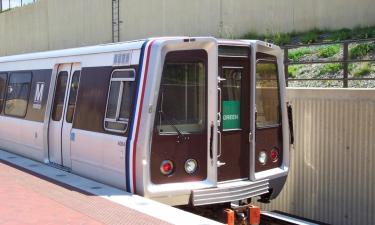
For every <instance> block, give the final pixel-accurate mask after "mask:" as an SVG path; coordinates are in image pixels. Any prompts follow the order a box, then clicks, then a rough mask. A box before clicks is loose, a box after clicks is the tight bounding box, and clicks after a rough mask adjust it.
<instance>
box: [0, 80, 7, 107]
mask: <svg viewBox="0 0 375 225" xmlns="http://www.w3.org/2000/svg"><path fill="white" fill-rule="evenodd" d="M6 86H7V74H5V73H3V74H0V113H1V112H2V111H3V106H4V101H5V100H4V97H5V90H6Z"/></svg>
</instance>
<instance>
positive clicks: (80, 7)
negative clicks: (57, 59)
mask: <svg viewBox="0 0 375 225" xmlns="http://www.w3.org/2000/svg"><path fill="white" fill-rule="evenodd" d="M119 2H120V20H121V21H122V23H121V24H120V40H121V41H125V40H132V39H139V38H145V37H150V36H165V35H193V36H195V35H198V36H207V35H212V36H217V37H229V38H230V37H239V36H241V35H243V34H244V33H247V32H249V31H253V32H258V33H278V32H287V31H293V30H296V31H305V30H309V29H312V28H315V27H317V28H342V27H355V26H357V25H361V26H368V25H375V13H373V12H374V11H375V4H374V2H373V0H359V1H353V0H330V1H327V0H283V1H280V0H267V1H264V0H204V1H202V0H190V1H183V0H119ZM111 6H112V1H111V0H64V1H61V0H39V1H38V2H37V3H35V4H31V5H27V6H25V7H21V8H15V9H12V10H10V11H6V12H3V13H0V55H11V54H16V53H23V52H33V51H42V50H49V49H59V48H69V47H76V46H84V45H92V44H99V43H107V42H111V41H112V7H111Z"/></svg>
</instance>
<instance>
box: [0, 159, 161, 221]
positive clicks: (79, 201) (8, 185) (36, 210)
mask: <svg viewBox="0 0 375 225" xmlns="http://www.w3.org/2000/svg"><path fill="white" fill-rule="evenodd" d="M18 224H19V225H29V224H33V225H34V224H38V225H39V224H41V225H52V224H53V225H54V224H56V225H59V224H72V225H73V224H74V225H86V224H87V225H97V224H116V225H117V224H119V225H120V224H132V225H133V224H155V225H158V224H167V223H166V222H164V221H161V220H159V219H157V218H154V217H151V216H148V215H144V214H142V213H140V212H137V211H135V210H133V209H130V208H126V207H124V206H121V205H118V204H116V203H113V202H111V201H108V200H106V199H103V198H101V197H99V196H93V195H90V194H86V193H82V192H80V191H78V190H75V189H74V188H69V187H66V186H62V185H59V184H57V183H53V182H51V181H48V180H45V179H42V178H41V177H37V176H34V175H33V174H30V173H28V172H27V171H22V170H20V169H18V168H15V167H13V166H11V165H9V164H7V163H5V162H3V161H0V225H18Z"/></svg>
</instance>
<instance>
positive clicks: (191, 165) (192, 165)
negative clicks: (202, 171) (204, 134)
mask: <svg viewBox="0 0 375 225" xmlns="http://www.w3.org/2000/svg"><path fill="white" fill-rule="evenodd" d="M197 168H198V163H197V160H195V159H188V160H186V162H185V172H186V173H188V174H193V173H195V171H197Z"/></svg>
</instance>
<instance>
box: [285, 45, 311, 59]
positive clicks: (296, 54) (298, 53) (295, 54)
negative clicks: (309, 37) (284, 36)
mask: <svg viewBox="0 0 375 225" xmlns="http://www.w3.org/2000/svg"><path fill="white" fill-rule="evenodd" d="M311 53H312V50H311V49H310V48H307V47H302V48H296V49H292V50H290V51H289V54H288V58H289V59H290V60H292V61H299V60H300V59H301V58H302V57H303V56H305V55H308V54H311Z"/></svg>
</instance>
